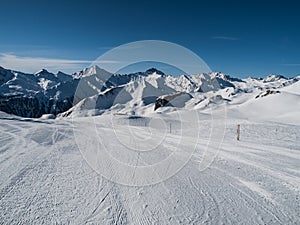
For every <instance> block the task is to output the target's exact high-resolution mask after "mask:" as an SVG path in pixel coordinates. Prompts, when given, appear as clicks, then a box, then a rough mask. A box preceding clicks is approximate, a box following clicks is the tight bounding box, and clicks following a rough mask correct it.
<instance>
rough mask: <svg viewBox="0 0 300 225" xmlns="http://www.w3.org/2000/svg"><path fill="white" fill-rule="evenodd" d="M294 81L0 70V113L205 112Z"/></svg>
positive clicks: (220, 75)
mask: <svg viewBox="0 0 300 225" xmlns="http://www.w3.org/2000/svg"><path fill="white" fill-rule="evenodd" d="M299 80H300V77H295V78H285V77H283V76H279V75H274V74H272V75H269V76H267V77H266V78H264V79H258V78H247V79H238V78H232V77H230V76H227V75H225V74H223V73H218V72H213V73H210V74H195V75H189V76H186V75H181V76H178V77H173V76H171V75H165V74H164V73H163V72H161V71H159V70H157V69H154V68H152V69H149V70H147V71H145V72H138V73H132V74H111V73H109V72H107V71H105V70H103V69H101V68H99V67H97V66H93V67H90V68H86V69H84V70H82V71H80V72H78V73H74V74H73V75H68V74H65V73H62V72H58V73H57V74H53V73H50V72H48V71H47V70H44V69H43V70H41V71H38V72H37V73H35V74H26V73H22V72H17V71H12V70H9V69H4V68H2V67H0V111H4V112H6V113H9V114H15V115H18V116H22V117H34V118H38V117H41V116H42V115H43V114H53V115H55V116H56V115H59V116H61V117H68V116H70V115H73V116H74V115H77V116H86V115H99V114H103V113H107V112H110V113H111V112H113V113H121V114H130V115H133V114H147V113H150V112H153V111H154V110H160V111H162V110H174V109H175V108H186V109H205V108H206V107H207V106H209V105H219V104H223V103H230V104H239V103H245V102H246V101H248V100H253V99H259V98H262V97H265V96H268V95H270V94H280V89H281V88H283V87H286V86H290V85H291V84H294V83H295V82H297V81H299ZM237 96H239V98H237ZM240 96H243V97H242V98H241V97H240ZM241 99H243V100H241ZM162 106H175V107H165V108H162Z"/></svg>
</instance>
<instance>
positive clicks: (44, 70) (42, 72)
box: [34, 69, 52, 76]
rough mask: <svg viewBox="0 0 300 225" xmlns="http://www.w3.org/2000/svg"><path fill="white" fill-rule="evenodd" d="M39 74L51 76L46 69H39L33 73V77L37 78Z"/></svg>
mask: <svg viewBox="0 0 300 225" xmlns="http://www.w3.org/2000/svg"><path fill="white" fill-rule="evenodd" d="M41 74H52V73H50V72H48V70H46V69H41V70H39V71H37V72H35V73H34V75H36V76H39V75H41Z"/></svg>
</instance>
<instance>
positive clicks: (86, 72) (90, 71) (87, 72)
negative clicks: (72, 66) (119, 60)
mask: <svg viewBox="0 0 300 225" xmlns="http://www.w3.org/2000/svg"><path fill="white" fill-rule="evenodd" d="M96 74H97V75H102V76H104V77H109V76H111V75H112V73H110V72H108V71H106V70H104V69H102V68H100V67H98V66H97V65H94V66H91V67H88V68H85V69H83V70H81V71H80V72H77V73H74V74H73V77H74V78H75V79H78V78H83V77H89V76H92V75H96Z"/></svg>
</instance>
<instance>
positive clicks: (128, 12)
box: [0, 0, 300, 77]
mask: <svg viewBox="0 0 300 225" xmlns="http://www.w3.org/2000/svg"><path fill="white" fill-rule="evenodd" d="M299 7H300V3H297V1H289V0H285V1H263V0H261V1H190V0H185V1H174V2H171V1H157V0H154V1H130V0H128V1H114V0H110V1H93V0H85V1H76V0H74V1H64V0H60V1H57V0H52V1H37V0H27V1H17V0H4V1H1V20H0V29H1V35H0V66H4V67H7V66H9V67H10V68H11V69H20V70H23V71H26V70H27V72H33V71H32V70H37V68H39V67H46V68H47V69H49V70H50V71H54V72H56V70H57V69H61V70H62V71H65V72H72V71H73V72H74V71H76V70H78V69H79V68H82V67H85V66H88V65H89V64H90V63H91V62H92V61H93V60H95V59H96V58H98V57H99V56H100V55H101V54H103V53H104V52H106V51H108V50H109V49H111V48H114V47H117V46H119V45H122V44H125V43H128V42H133V41H139V40H163V41H169V42H174V43H176V44H179V45H182V46H184V47H186V48H188V49H190V50H191V51H193V52H195V53H196V54H198V55H199V56H200V57H201V58H202V59H203V60H204V61H205V62H206V63H207V64H208V65H209V66H210V68H211V69H212V70H213V71H221V72H224V73H227V74H229V75H232V76H235V77H248V76H256V77H262V76H266V75H268V74H270V73H277V74H282V75H285V76H289V77H291V76H296V75H299V74H300V54H299V51H300V29H299V27H300V13H299Z"/></svg>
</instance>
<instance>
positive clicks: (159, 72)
mask: <svg viewBox="0 0 300 225" xmlns="http://www.w3.org/2000/svg"><path fill="white" fill-rule="evenodd" d="M153 73H156V74H158V75H165V74H164V73H163V72H162V71H160V70H158V69H156V68H154V67H152V68H150V69H148V70H146V71H145V74H146V75H150V74H153Z"/></svg>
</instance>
